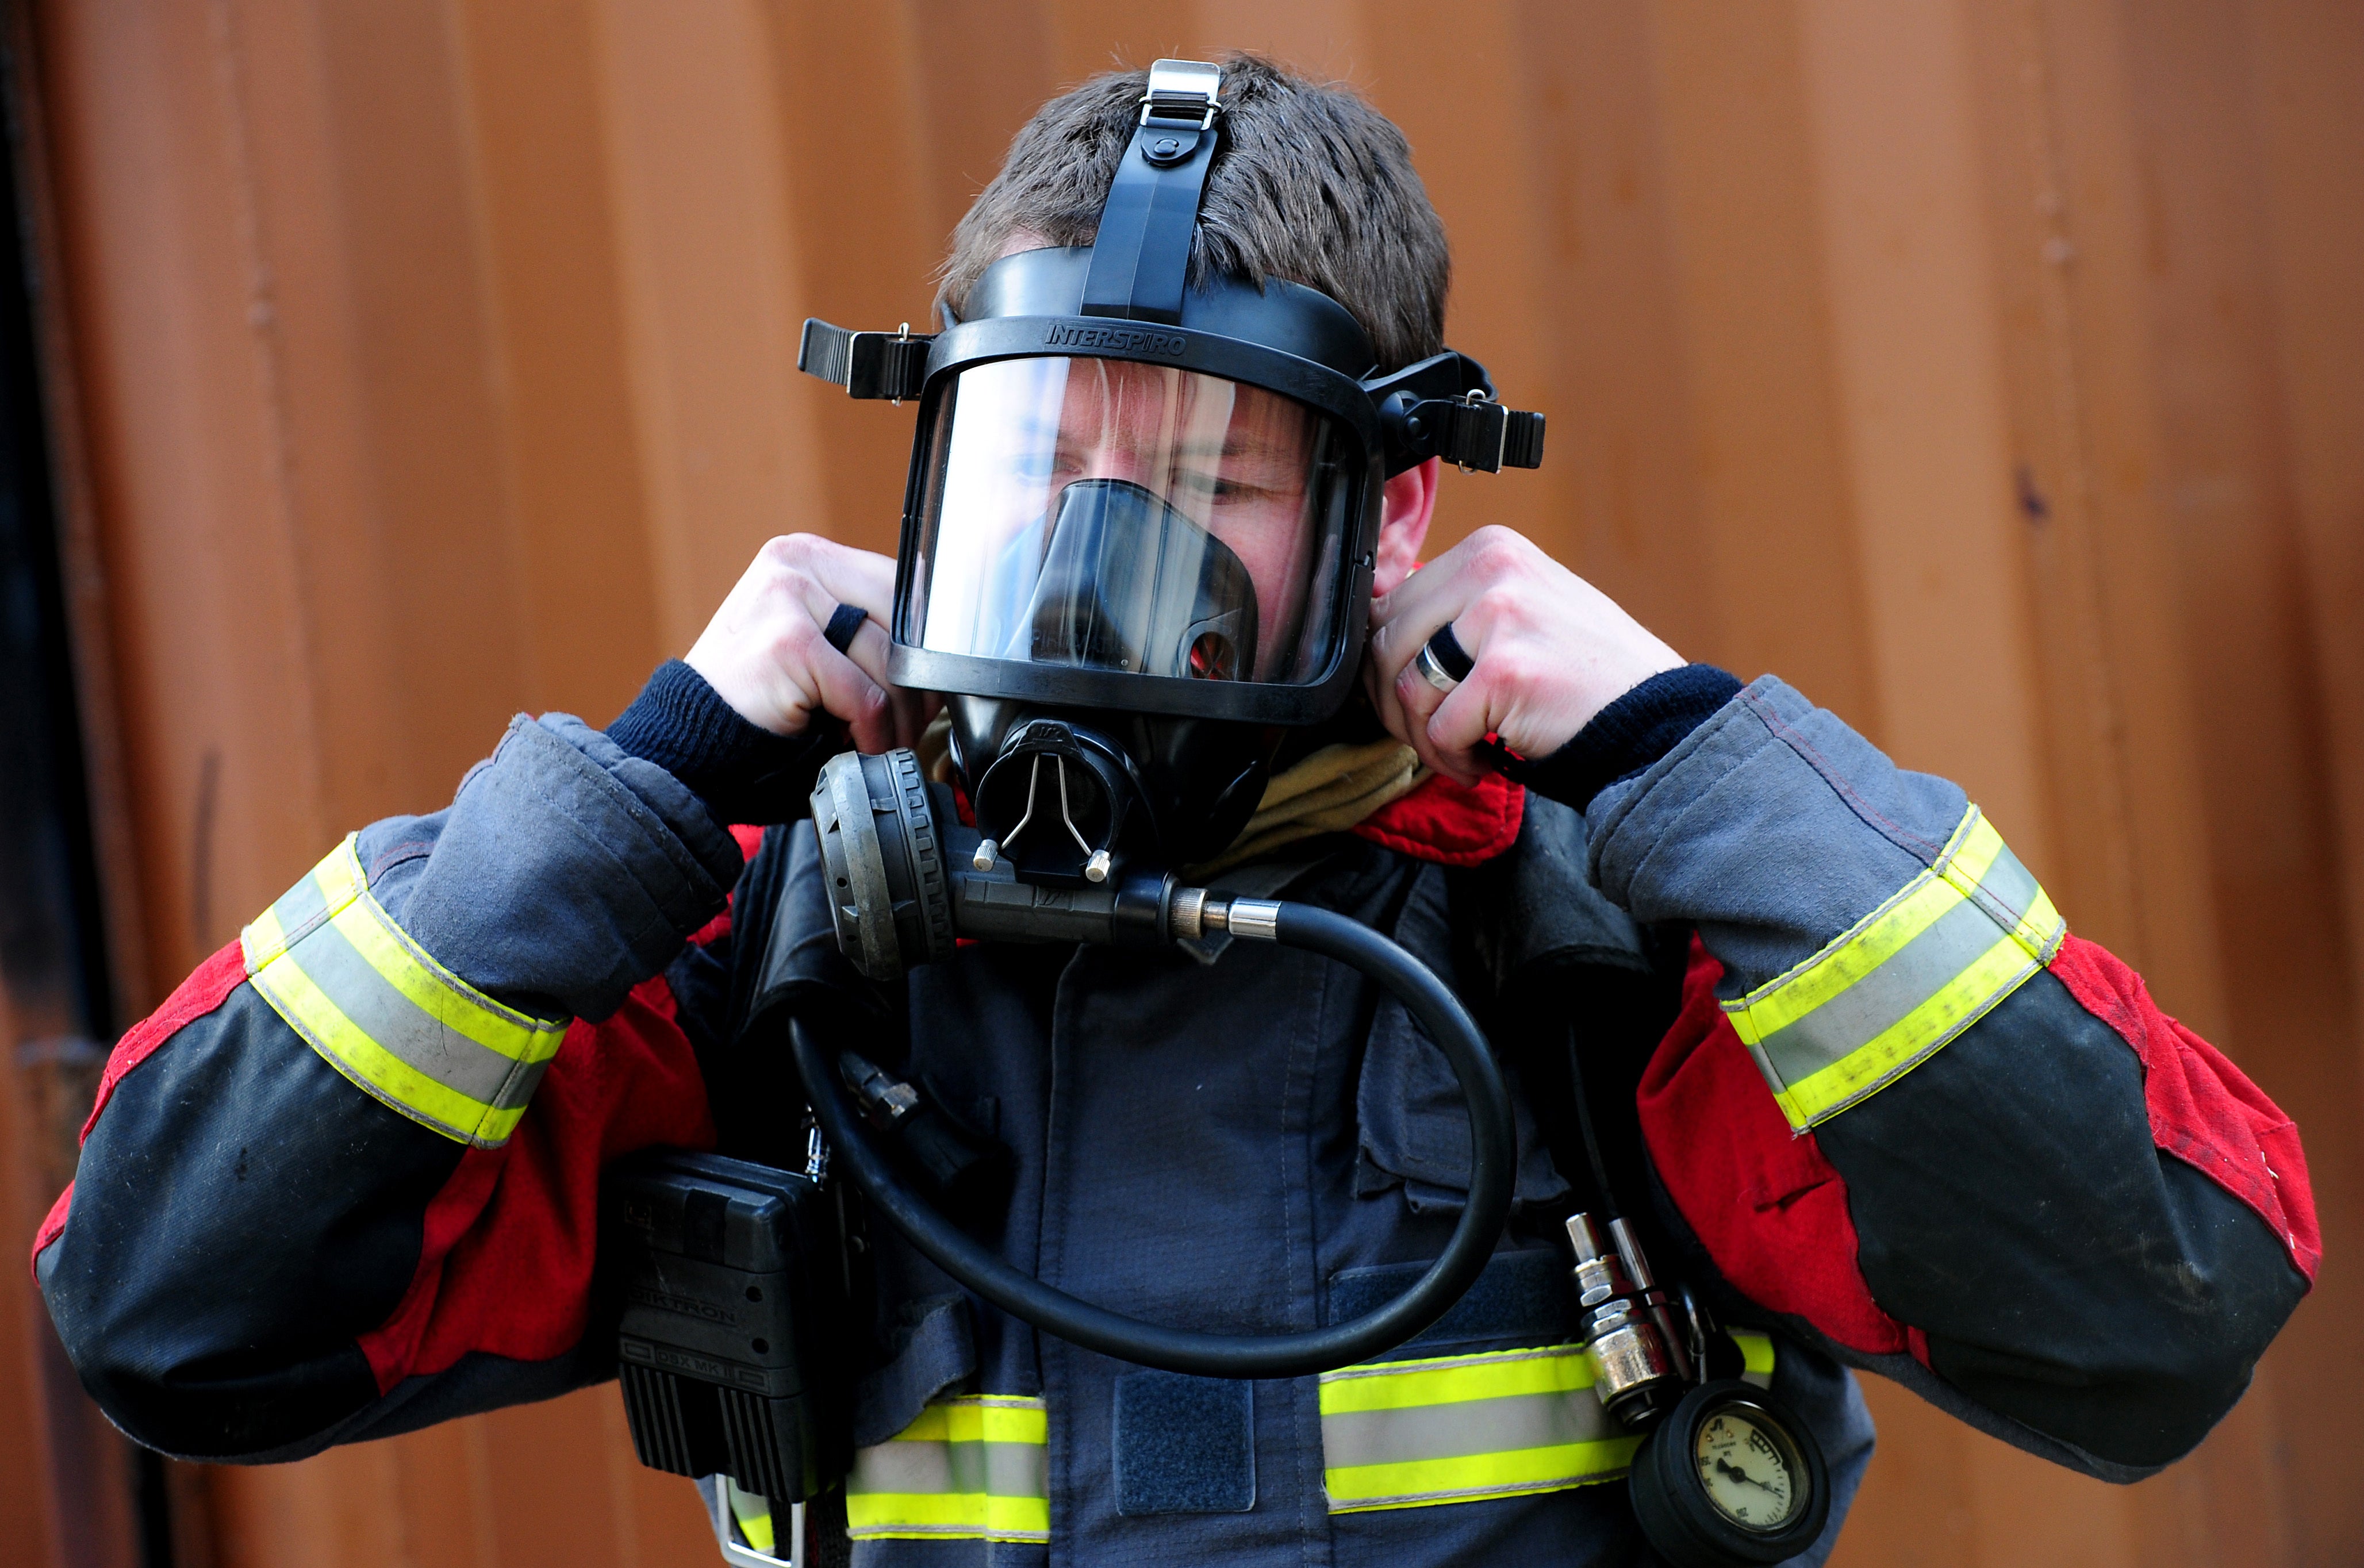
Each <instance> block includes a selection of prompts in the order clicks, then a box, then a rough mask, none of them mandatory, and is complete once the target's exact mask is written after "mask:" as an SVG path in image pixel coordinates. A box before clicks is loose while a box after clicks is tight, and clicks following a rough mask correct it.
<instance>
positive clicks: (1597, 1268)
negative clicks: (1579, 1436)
mask: <svg viewBox="0 0 2364 1568" xmlns="http://www.w3.org/2000/svg"><path fill="white" fill-rule="evenodd" d="M1567 1239H1568V1240H1569V1241H1571V1242H1573V1243H1574V1244H1575V1246H1576V1288H1577V1295H1578V1299H1579V1300H1580V1301H1581V1302H1582V1304H1583V1307H1584V1312H1585V1329H1584V1334H1585V1345H1584V1355H1585V1359H1586V1360H1587V1361H1589V1362H1591V1363H1592V1387H1593V1391H1594V1392H1595V1393H1596V1394H1598V1395H1599V1396H1600V1403H1601V1405H1602V1406H1603V1407H1605V1408H1606V1409H1607V1410H1608V1412H1609V1413H1610V1414H1611V1416H1614V1417H1615V1418H1617V1419H1618V1420H1619V1421H1621V1422H1622V1423H1624V1425H1625V1426H1626V1427H1627V1428H1628V1429H1632V1430H1634V1431H1637V1432H1638V1431H1645V1430H1647V1429H1649V1428H1650V1427H1652V1426H1654V1425H1656V1423H1657V1420H1658V1418H1660V1417H1661V1416H1664V1415H1665V1414H1666V1413H1667V1411H1668V1410H1671V1409H1673V1408H1674V1407H1675V1403H1676V1401H1678V1399H1680V1398H1681V1397H1682V1395H1683V1390H1684V1388H1685V1387H1686V1386H1687V1385H1689V1383H1690V1381H1691V1367H1690V1359H1689V1356H1687V1355H1686V1354H1685V1353H1684V1348H1683V1341H1682V1337H1681V1336H1680V1335H1679V1334H1678V1333H1677V1332H1676V1331H1675V1323H1674V1315H1673V1314H1672V1313H1671V1312H1670V1311H1669V1310H1668V1309H1667V1297H1666V1293H1665V1292H1664V1291H1661V1290H1660V1289H1658V1287H1657V1282H1656V1280H1654V1279H1653V1278H1652V1277H1651V1274H1650V1262H1649V1260H1648V1259H1647V1258H1645V1256H1643V1253H1642V1243H1641V1240H1639V1239H1638V1238H1637V1237H1635V1235H1634V1228H1633V1227H1632V1226H1631V1225H1628V1224H1627V1223H1626V1222H1625V1221H1624V1220H1623V1219H1611V1221H1610V1222H1609V1240H1608V1241H1607V1242H1606V1243H1604V1242H1603V1240H1602V1238H1601V1234H1600V1227H1599V1226H1598V1225H1596V1224H1595V1223H1594V1221H1593V1218H1592V1216H1590V1215H1589V1214H1571V1215H1569V1216H1568V1218H1567Z"/></svg>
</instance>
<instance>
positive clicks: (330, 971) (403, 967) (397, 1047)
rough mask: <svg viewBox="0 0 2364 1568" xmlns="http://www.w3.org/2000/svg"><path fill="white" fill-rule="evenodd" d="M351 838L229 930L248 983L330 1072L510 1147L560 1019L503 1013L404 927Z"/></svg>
mask: <svg viewBox="0 0 2364 1568" xmlns="http://www.w3.org/2000/svg"><path fill="white" fill-rule="evenodd" d="M353 846H354V840H353V839H352V838H351V837H350V836H349V837H347V838H346V840H345V841H344V842H343V843H341V844H340V845H338V846H337V848H336V849H335V851H332V852H331V853H330V854H329V857H328V858H327V859H326V860H324V861H322V862H320V863H319V864H318V865H317V866H315V867H313V868H312V873H311V874H310V875H308V876H307V877H306V878H305V879H304V880H303V881H301V882H299V883H297V884H296V885H295V886H294V887H291V888H289V889H288V890H287V892H286V893H285V894H284V895H282V896H281V897H280V899H279V901H278V902H277V903H276V904H273V906H271V907H270V908H268V909H266V910H264V911H263V912H262V917H260V918H258V919H257V920H256V921H255V922H254V923H253V924H252V925H251V926H249V927H247V928H246V929H245V930H243V931H241V932H240V933H239V943H240V947H241V948H242V949H243V950H244V951H245V954H246V973H247V978H248V979H249V980H250V981H251V982H252V983H253V985H254V988H255V990H256V991H258V992H260V993H261V994H262V998H263V1000H265V1001H267V1002H269V1003H270V1004H271V1006H272V1007H273V1009H274V1010H276V1011H277V1012H278V1014H279V1016H280V1017H281V1018H284V1019H286V1020H287V1025H288V1027H289V1028H290V1029H294V1030H295V1031H296V1033H297V1034H299V1035H301V1036H303V1037H304V1040H305V1042H306V1043H307V1044H308V1045H309V1046H311V1048H312V1049H313V1050H314V1051H318V1052H319V1053H320V1055H321V1057H322V1058H323V1059H324V1060H325V1061H327V1062H328V1063H329V1066H331V1067H334V1068H335V1069H336V1070H337V1071H338V1072H340V1073H343V1074H344V1075H345V1076H346V1077H347V1078H350V1079H351V1080H352V1081H353V1083H355V1084H358V1085H360V1086H361V1088H362V1090H364V1091H365V1092H367V1093H369V1094H371V1095H375V1096H376V1097H377V1098H378V1099H380V1100H383V1101H384V1102H385V1104H387V1105H388V1106H392V1107H393V1108H394V1109H396V1110H397V1111H399V1112H401V1113H402V1114H403V1115H404V1116H407V1117H408V1118H411V1119H412V1120H413V1121H417V1122H422V1123H424V1124H425V1125H427V1126H429V1127H431V1128H433V1129H435V1130H436V1131H438V1132H440V1133H442V1134H444V1135H445V1136H446V1137H450V1138H455V1139H458V1140H461V1141H462V1142H463V1143H473V1144H475V1145H478V1146H479V1147H482V1148H496V1147H498V1146H499V1145H500V1144H502V1143H504V1142H507V1140H508V1136H509V1134H510V1133H511V1132H512V1131H513V1130H515V1129H516V1127H517V1124H518V1118H519V1117H521V1116H523V1115H524V1114H525V1106H526V1102H527V1101H528V1100H529V1099H530V1098H531V1097H532V1095H533V1089H534V1085H535V1084H539V1083H541V1074H542V1073H543V1071H544V1070H545V1069H546V1068H547V1067H548V1066H549V1065H550V1059H551V1058H552V1057H553V1056H555V1055H557V1054H558V1047H559V1043H560V1041H562V1040H564V1039H565V1036H566V1020H565V1019H563V1018H560V1019H556V1020H550V1021H545V1020H543V1019H540V1018H531V1017H529V1016H528V1015H526V1014H524V1013H520V1012H518V1011H517V1010H516V1009H514V1008H511V1007H505V1006H501V1005H500V1004H499V1003H498V1002H496V1001H494V1000H493V999H492V998H491V997H490V996H487V995H485V994H484V993H483V992H481V991H479V990H477V989H476V988H475V987H474V986H473V985H471V984H468V983H467V982H466V981H464V980H463V979H461V978H460V977H459V976H458V975H456V974H454V973H452V972H451V971H450V970H448V969H446V968H444V967H443V966H442V965H441V964H440V963H438V962H435V960H434V959H433V958H432V957H431V956H429V953H428V952H427V951H426V950H425V949H423V948H421V947H420V946H418V943H416V942H414V941H412V940H410V938H409V937H408V936H407V935H405V934H404V932H403V930H402V928H401V927H399V926H397V925H396V924H395V923H394V917H392V916H391V915H388V914H387V913H386V912H385V906H382V905H380V904H379V903H378V901H377V899H376V897H375V896H374V895H372V894H371V892H370V890H369V882H368V879H367V878H366V877H365V876H364V875H363V874H362V867H361V862H360V860H359V858H358V856H357V855H356V852H355V851H354V847H353Z"/></svg>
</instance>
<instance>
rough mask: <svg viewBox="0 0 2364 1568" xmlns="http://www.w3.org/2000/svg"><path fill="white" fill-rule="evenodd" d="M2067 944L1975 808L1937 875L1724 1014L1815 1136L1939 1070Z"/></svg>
mask: <svg viewBox="0 0 2364 1568" xmlns="http://www.w3.org/2000/svg"><path fill="white" fill-rule="evenodd" d="M2065 934H2066V926H2065V923H2064V922H2063V921H2062V920H2061V918H2060V914H2059V911H2058V910H2057V909H2056V908H2055V907H2054V906H2053V904H2052V900H2051V899H2050V898H2049V897H2047V896H2046V895H2045V892H2044V889H2043V888H2042V887H2041V886H2040V885H2038V884H2037V883H2036V881H2035V877H2034V876H2032V875H2031V874H2029V873H2028V871H2027V869H2026V867H2024V865H2022V864H2021V863H2020V862H2019V860H2018V858H2017V857H2016V856H2014V855H2013V854H2012V852H2011V851H2010V849H2009V848H2008V847H2007V846H2006V845H2005V844H2004V843H2003V840H2002V835H2001V834H2000V833H1998V832H1996V831H1995V829H1994V827H1993V825H1992V824H1990V823H1989V822H1988V821H1987V820H1986V818H1985V817H1984V816H1983V815H1982V814H1981V813H1980V812H1979V809H1978V807H1977V806H1971V807H1969V808H1968V810H1967V811H1966V812H1965V813H1964V814H1963V817H1962V820H1961V822H1960V824H1959V825H1958V826H1957V828H1955V830H1954V834H1953V837H1952V839H1951V840H1949V841H1948V842H1947V844H1946V849H1945V851H1944V852H1943V853H1942V854H1940V855H1939V857H1938V859H1937V862H1936V863H1935V865H1934V866H1932V867H1931V868H1930V869H1929V870H1927V871H1924V872H1923V873H1921V874H1920V875H1918V876H1916V877H1914V878H1913V879H1912V881H1911V882H1909V883H1907V884H1905V885H1904V886H1903V887H1902V888H1901V889H1899V890H1898V892H1897V893H1896V895H1894V896H1893V897H1891V898H1890V899H1889V900H1888V901H1887V902H1886V903H1884V904H1882V905H1881V906H1879V908H1877V909H1875V910H1873V911H1872V912H1871V913H1870V914H1869V915H1867V916H1866V917H1864V918H1863V919H1861V920H1859V921H1857V923H1856V925H1855V926H1854V927H1852V928H1851V929H1848V930H1846V931H1845V932H1843V933H1841V934H1840V935H1839V936H1838V937H1837V938H1836V939H1834V940H1833V941H1831V942H1830V943H1829V944H1828V945H1827V946H1825V947H1824V948H1823V950H1822V951H1819V952H1817V953H1815V954H1814V955H1813V956H1812V958H1810V959H1808V960H1807V961H1806V962H1803V963H1801V964H1800V965H1799V966H1798V967H1796V968H1795V969H1792V970H1790V971H1789V972H1788V973H1784V974H1782V975H1779V976H1778V977H1776V978H1775V979H1773V980H1771V981H1768V982H1767V983H1766V984H1763V985H1760V986H1758V987H1756V989H1755V990H1753V991H1751V992H1750V993H1749V994H1748V995H1745V996H1742V997H1740V998H1738V999H1736V1000H1734V1001H1730V1002H1726V1003H1724V1004H1723V1007H1724V1011H1725V1013H1726V1015H1727V1016H1728V1017H1729V1018H1731V1020H1732V1026H1733V1029H1734V1032H1735V1033H1736V1034H1738V1035H1739V1037H1740V1040H1741V1043H1742V1044H1743V1045H1745V1046H1746V1047H1747V1049H1748V1051H1749V1054H1750V1055H1751V1056H1753V1057H1754V1058H1755V1059H1756V1065H1757V1069H1758V1071H1760V1072H1761V1073H1763V1074H1764V1075H1765V1080H1766V1083H1767V1086H1768V1087H1770V1088H1771V1089H1772V1091H1773V1096H1774V1099H1775V1101H1776V1102H1777V1103H1778V1104H1779V1106H1780V1107H1781V1111H1782V1114H1783V1115H1784V1116H1785V1117H1787V1118H1789V1121H1790V1126H1791V1127H1792V1128H1793V1129H1797V1130H1799V1131H1803V1130H1805V1129H1807V1128H1809V1127H1812V1126H1813V1125H1814V1124H1815V1123H1816V1122H1819V1121H1823V1120H1825V1119H1827V1118H1830V1117H1833V1116H1835V1115H1837V1114H1838V1113H1839V1112H1840V1111H1842V1110H1845V1108H1846V1107H1847V1106H1851V1105H1854V1104H1855V1103H1857V1101H1859V1100H1861V1099H1863V1098H1865V1097H1866V1096H1868V1095H1872V1094H1874V1093H1877V1092H1878V1091H1879V1089H1881V1088H1882V1087H1884V1086H1885V1085H1887V1084H1890V1083H1892V1082H1894V1081H1895V1080H1896V1079H1897V1078H1899V1077H1901V1076H1902V1075H1903V1074H1904V1073H1908V1072H1910V1071H1912V1069H1913V1068H1914V1067H1916V1066H1918V1065H1920V1063H1922V1062H1924V1061H1926V1060H1928V1058H1929V1057H1930V1056H1931V1055H1933V1054H1935V1052H1936V1051H1938V1050H1939V1049H1940V1048H1941V1047H1943V1046H1944V1045H1945V1044H1946V1042H1947V1041H1949V1040H1952V1039H1953V1038H1954V1037H1955V1036H1957V1035H1958V1034H1960V1033H1961V1032H1962V1030H1964V1029H1968V1027H1969V1026H1970V1025H1971V1024H1973V1023H1975V1022H1977V1021H1978V1019H1979V1018H1982V1017H1984V1016H1985V1015H1986V1014H1987V1012H1988V1011H1990V1009H1991V1008H1993V1007H1994V1006H1995V1005H1996V1004H1997V1003H1999V1002H2001V1001H2002V999H2003V998H2004V997H2005V996H2008V995H2011V993H2012V992H2013V991H2014V990H2016V989H2017V988H2018V987H2019V986H2020V985H2021V984H2024V982H2025V981H2026V980H2027V979H2028V977H2029V976H2031V975H2033V974H2034V973H2035V972H2036V970H2037V969H2039V968H2041V967H2043V965H2045V964H2046V963H2047V962H2050V961H2051V958H2052V955H2053V954H2054V953H2055V952H2057V951H2058V949H2059V945H2060V940H2061V939H2062V937H2063V936H2064V935H2065Z"/></svg>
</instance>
